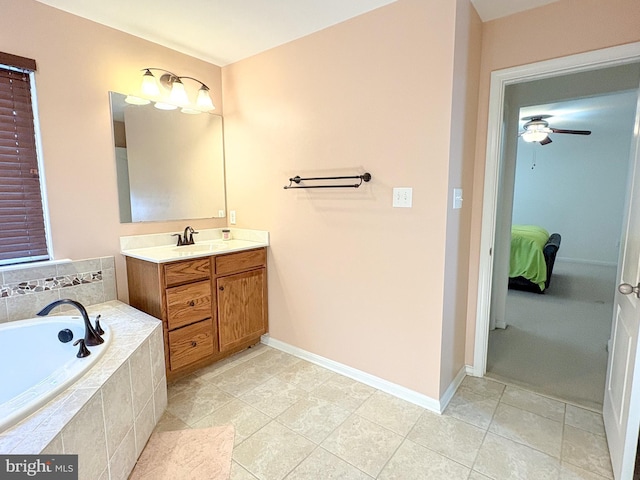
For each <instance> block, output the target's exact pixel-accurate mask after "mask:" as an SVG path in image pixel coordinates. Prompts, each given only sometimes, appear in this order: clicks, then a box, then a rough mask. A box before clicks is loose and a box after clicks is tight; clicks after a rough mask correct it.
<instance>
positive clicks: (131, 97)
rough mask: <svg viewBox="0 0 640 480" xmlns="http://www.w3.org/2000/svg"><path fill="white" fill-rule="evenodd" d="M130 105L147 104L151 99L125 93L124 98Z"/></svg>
mask: <svg viewBox="0 0 640 480" xmlns="http://www.w3.org/2000/svg"><path fill="white" fill-rule="evenodd" d="M124 101H125V102H127V103H128V104H130V105H149V104H150V103H151V100H147V99H146V98H140V97H136V96H134V95H127V96H126V97H125V99H124Z"/></svg>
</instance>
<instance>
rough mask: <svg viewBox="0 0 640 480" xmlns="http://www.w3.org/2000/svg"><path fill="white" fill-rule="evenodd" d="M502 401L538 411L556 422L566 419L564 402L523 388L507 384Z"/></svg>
mask: <svg viewBox="0 0 640 480" xmlns="http://www.w3.org/2000/svg"><path fill="white" fill-rule="evenodd" d="M500 402H501V403H506V404H507V405H511V406H512V407H517V408H520V409H522V410H526V411H527V412H531V413H536V414H538V415H541V416H543V417H547V418H548V419H550V420H555V421H556V422H562V421H563V420H564V413H565V404H564V403H563V402H559V401H558V400H553V399H551V398H548V397H545V396H542V395H538V394H537V393H533V392H529V391H527V390H523V389H521V388H517V387H512V386H507V387H506V388H505V389H504V393H503V394H502V398H501V399H500Z"/></svg>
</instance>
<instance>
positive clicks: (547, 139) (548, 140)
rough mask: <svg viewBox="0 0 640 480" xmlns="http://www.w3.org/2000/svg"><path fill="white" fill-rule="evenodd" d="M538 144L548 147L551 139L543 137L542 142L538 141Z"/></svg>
mask: <svg viewBox="0 0 640 480" xmlns="http://www.w3.org/2000/svg"><path fill="white" fill-rule="evenodd" d="M538 143H539V144H540V145H548V144H549V143H551V139H550V138H549V137H545V138H543V139H542V140H540V141H539V142H538Z"/></svg>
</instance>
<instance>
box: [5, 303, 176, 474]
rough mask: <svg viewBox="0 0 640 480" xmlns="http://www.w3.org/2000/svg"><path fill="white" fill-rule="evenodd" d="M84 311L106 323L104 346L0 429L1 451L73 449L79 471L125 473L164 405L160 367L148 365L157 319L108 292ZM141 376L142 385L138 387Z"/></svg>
mask: <svg viewBox="0 0 640 480" xmlns="http://www.w3.org/2000/svg"><path fill="white" fill-rule="evenodd" d="M87 311H88V312H89V315H91V316H94V315H97V314H101V315H102V319H103V320H104V322H105V324H107V325H109V327H110V328H111V329H112V332H113V334H114V338H113V341H112V344H111V345H110V346H109V349H108V350H107V351H106V352H105V354H104V356H103V358H101V359H100V360H99V361H98V362H97V363H96V365H95V366H94V367H93V368H92V369H91V370H89V372H88V373H87V374H85V375H84V376H83V377H81V378H80V379H79V380H78V381H77V382H76V383H75V384H73V385H72V386H71V387H69V388H68V389H66V390H65V391H63V392H62V393H61V394H59V395H58V396H57V397H55V398H54V399H53V400H52V401H51V402H50V403H48V404H47V405H46V406H44V407H42V408H41V409H40V410H38V411H36V412H35V413H33V414H32V415H30V416H29V417H27V418H26V419H25V420H23V421H22V422H20V423H19V424H17V425H16V426H14V427H12V428H10V429H8V430H6V431H4V432H2V433H0V453H20V454H37V453H41V452H42V453H58V454H59V453H77V454H78V455H79V462H80V466H79V469H80V478H86V479H94V478H101V476H102V477H103V478H106V479H111V480H114V479H120V478H122V479H126V478H127V476H128V474H129V473H130V472H131V469H133V466H134V464H135V461H136V459H137V458H138V454H139V453H140V452H141V451H142V449H143V448H144V445H145V444H146V442H147V440H148V438H149V436H150V435H151V432H152V431H153V428H154V427H155V425H156V423H157V422H158V420H159V419H160V417H161V416H162V414H163V412H164V410H165V408H166V405H167V386H166V378H165V376H164V371H163V370H160V369H158V368H153V367H152V366H153V365H154V364H155V363H157V362H156V361H155V360H154V357H156V356H157V355H158V353H157V352H162V351H163V350H162V349H163V342H162V326H161V324H160V322H159V321H158V320H157V319H155V318H153V317H150V316H148V315H146V314H143V313H141V312H139V311H138V310H136V309H134V308H132V307H130V306H129V305H126V304H124V303H121V302H119V301H115V300H114V301H110V302H106V303H103V304H99V305H94V306H89V307H87ZM142 376H144V377H145V378H146V379H147V381H148V383H149V388H146V386H145V388H143V389H140V388H138V387H139V385H138V383H137V382H138V381H139V379H140V378H141V377H142ZM123 461H124V462H125V464H124V465H123V463H122V462H123Z"/></svg>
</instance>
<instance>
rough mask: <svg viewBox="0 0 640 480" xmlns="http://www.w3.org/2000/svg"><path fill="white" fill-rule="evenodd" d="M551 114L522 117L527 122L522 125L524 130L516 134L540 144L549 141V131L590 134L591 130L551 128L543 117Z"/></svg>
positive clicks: (525, 139) (526, 140)
mask: <svg viewBox="0 0 640 480" xmlns="http://www.w3.org/2000/svg"><path fill="white" fill-rule="evenodd" d="M549 117H551V115H531V116H530V117H523V118H522V120H525V121H526V122H527V123H525V124H524V125H523V128H524V131H522V132H520V133H519V134H518V136H519V137H522V139H523V140H524V141H525V142H538V143H539V144H540V145H547V144H549V143H551V139H550V138H549V134H550V133H568V134H571V135H591V130H564V129H562V128H551V127H549V122H547V121H546V120H545V119H547V118H549Z"/></svg>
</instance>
